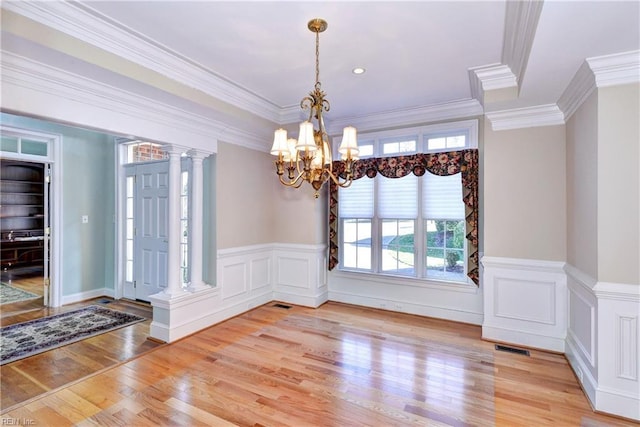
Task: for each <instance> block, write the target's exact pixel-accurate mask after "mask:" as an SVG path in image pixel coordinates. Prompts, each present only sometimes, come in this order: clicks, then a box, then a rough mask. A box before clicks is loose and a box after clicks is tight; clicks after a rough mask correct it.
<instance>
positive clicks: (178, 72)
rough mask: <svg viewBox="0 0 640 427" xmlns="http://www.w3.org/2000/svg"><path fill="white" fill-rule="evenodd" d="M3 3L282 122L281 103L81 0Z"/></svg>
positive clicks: (19, 12)
mask: <svg viewBox="0 0 640 427" xmlns="http://www.w3.org/2000/svg"><path fill="white" fill-rule="evenodd" d="M2 8H4V9H7V10H9V11H11V12H14V13H17V14H19V15H22V16H25V17H27V18H29V19H32V20H34V21H36V22H38V23H40V24H42V25H46V26H48V27H51V28H53V29H55V30H58V31H61V32H63V33H65V34H68V35H70V36H72V37H74V38H76V39H78V40H81V41H83V42H85V43H88V44H90V45H92V46H95V47H97V48H99V49H102V50H104V51H107V52H110V53H112V54H114V55H117V56H119V57H122V58H124V59H126V60H128V61H131V62H133V63H135V64H138V65H140V66H143V67H145V68H148V69H150V70H154V71H156V72H158V73H160V74H162V75H164V76H166V77H168V78H170V79H173V80H175V81H177V82H180V83H183V84H185V85H187V86H190V87H192V88H194V89H197V90H200V91H202V92H204V93H206V94H207V95H210V96H212V97H215V98H217V99H219V100H221V101H224V102H227V103H229V104H231V105H233V106H235V107H237V108H241V109H243V110H246V111H249V112H251V113H253V114H255V115H257V116H259V117H262V118H264V119H267V120H270V121H274V122H278V121H279V119H280V108H279V107H278V106H276V105H274V104H273V103H271V102H269V101H267V100H265V99H263V98H261V97H259V96H258V95H256V94H254V93H252V92H250V91H249V90H247V89H246V88H243V87H241V86H239V85H236V84H234V83H232V82H230V81H228V80H226V79H224V78H222V77H220V76H217V75H216V74H214V73H212V72H211V71H209V70H207V69H206V68H205V67H204V66H202V65H200V64H197V63H196V62H194V61H191V60H189V59H187V58H185V57H183V56H180V55H178V54H177V53H176V52H173V51H171V50H170V49H169V48H167V47H166V46H164V45H162V44H160V43H157V42H155V41H152V40H149V39H146V38H143V37H142V36H140V35H139V34H137V33H135V32H134V31H132V30H131V29H129V28H128V27H125V26H123V25H122V24H119V23H116V22H114V21H110V20H108V19H107V18H106V17H104V16H103V15H101V14H100V13H99V12H97V11H95V10H93V9H91V7H90V6H87V5H86V4H81V3H79V2H66V1H65V2H60V1H56V2H27V1H18V2H3V4H2Z"/></svg>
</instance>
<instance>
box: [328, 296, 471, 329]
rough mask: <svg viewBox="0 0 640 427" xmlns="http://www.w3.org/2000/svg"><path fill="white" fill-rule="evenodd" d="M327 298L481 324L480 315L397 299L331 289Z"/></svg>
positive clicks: (346, 302)
mask: <svg viewBox="0 0 640 427" xmlns="http://www.w3.org/2000/svg"><path fill="white" fill-rule="evenodd" d="M328 297H329V301H336V302H342V303H345V304H353V305H359V306H363V307H371V308H377V309H381V310H390V311H396V312H401V313H409V314H415V315H418V316H425V317H433V318H436V319H446V320H451V321H453V322H461V323H469V324H472V325H480V324H482V313H473V312H470V311H464V310H456V309H454V308H451V307H444V306H436V305H433V304H430V305H424V304H416V303H415V302H412V301H402V300H398V299H395V300H393V301H390V300H389V299H388V298H380V297H371V296H364V295H359V294H355V293H351V292H345V291H339V290H332V289H330V290H329V296H328Z"/></svg>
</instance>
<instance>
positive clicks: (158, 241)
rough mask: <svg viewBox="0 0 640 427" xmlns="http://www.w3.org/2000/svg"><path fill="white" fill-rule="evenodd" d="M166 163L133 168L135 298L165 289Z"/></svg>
mask: <svg viewBox="0 0 640 427" xmlns="http://www.w3.org/2000/svg"><path fill="white" fill-rule="evenodd" d="M168 217H169V162H168V161H160V162H155V163H149V164H139V165H136V197H135V214H134V218H135V224H136V225H135V230H136V233H135V239H134V247H135V263H134V277H135V279H134V293H135V299H137V300H142V301H149V295H153V294H155V293H158V292H160V291H161V290H162V289H163V288H165V287H166V286H167V260H168V246H169V229H168Z"/></svg>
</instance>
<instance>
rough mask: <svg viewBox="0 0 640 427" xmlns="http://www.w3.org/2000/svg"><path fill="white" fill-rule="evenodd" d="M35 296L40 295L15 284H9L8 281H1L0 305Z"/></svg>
mask: <svg viewBox="0 0 640 427" xmlns="http://www.w3.org/2000/svg"><path fill="white" fill-rule="evenodd" d="M34 298H39V295H36V294H34V293H32V292H27V291H25V290H22V289H19V288H16V287H15V286H11V285H7V284H6V283H0V305H2V304H9V303H12V302H18V301H26V300H30V299H34Z"/></svg>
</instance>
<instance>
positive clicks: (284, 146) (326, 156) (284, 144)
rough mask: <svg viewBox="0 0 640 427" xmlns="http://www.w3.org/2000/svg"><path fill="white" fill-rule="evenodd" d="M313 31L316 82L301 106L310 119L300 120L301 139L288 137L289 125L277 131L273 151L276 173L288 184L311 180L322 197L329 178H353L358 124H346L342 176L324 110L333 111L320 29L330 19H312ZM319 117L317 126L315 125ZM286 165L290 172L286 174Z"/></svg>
mask: <svg viewBox="0 0 640 427" xmlns="http://www.w3.org/2000/svg"><path fill="white" fill-rule="evenodd" d="M307 27H308V28H309V30H310V31H312V32H314V33H316V84H315V86H314V89H313V91H312V92H309V96H305V97H304V98H302V101H300V108H302V109H303V110H307V109H308V110H309V117H308V119H307V120H305V121H303V122H302V123H300V132H299V134H298V139H297V140H296V139H295V138H289V139H288V138H287V131H286V130H285V129H282V128H280V129H278V130H276V131H275V135H274V138H273V146H272V147H271V154H273V155H275V156H278V158H277V159H276V161H275V164H276V173H277V174H278V177H279V179H280V182H281V183H282V184H284V185H286V186H288V187H294V188H298V187H300V186H301V185H302V183H303V182H308V183H309V184H311V186H312V187H313V188H314V189H315V190H316V193H315V197H316V198H318V196H319V191H320V188H322V185H323V184H324V183H325V182H327V181H328V180H329V179H331V180H333V182H335V183H336V184H337V185H339V186H340V187H348V186H349V185H351V182H352V181H353V170H352V166H353V162H355V161H356V160H358V153H359V150H358V142H357V138H356V128H354V127H353V126H347V127H345V128H344V131H343V135H342V143H341V144H340V147H339V148H338V153H340V159H341V160H342V161H343V162H344V168H343V169H344V173H342V174H341V175H342V177H343V178H342V179H340V177H339V176H338V175H337V174H335V173H334V172H333V160H332V156H333V151H332V148H331V143H330V142H329V136H328V135H327V132H326V130H325V127H324V120H323V118H322V113H323V111H324V112H327V111H329V109H330V105H329V101H328V100H327V99H325V93H324V92H323V91H322V86H321V84H320V60H319V57H320V56H319V52H320V33H321V32H323V31H324V30H326V29H327V22H326V21H324V20H323V19H318V18H316V19H312V20H311V21H309V23H308V24H307ZM312 120H315V122H316V125H317V128H314V125H313V122H312ZM285 169H286V171H287V176H286V178H285V176H284V174H285Z"/></svg>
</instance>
